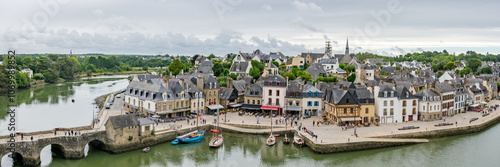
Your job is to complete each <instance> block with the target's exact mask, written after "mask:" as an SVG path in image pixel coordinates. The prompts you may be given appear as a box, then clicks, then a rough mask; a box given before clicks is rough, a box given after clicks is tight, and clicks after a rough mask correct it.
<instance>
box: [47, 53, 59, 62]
mask: <svg viewBox="0 0 500 167" xmlns="http://www.w3.org/2000/svg"><path fill="white" fill-rule="evenodd" d="M47 57H48V58H49V59H50V60H52V61H56V60H57V59H58V58H59V55H55V54H50V55H47Z"/></svg>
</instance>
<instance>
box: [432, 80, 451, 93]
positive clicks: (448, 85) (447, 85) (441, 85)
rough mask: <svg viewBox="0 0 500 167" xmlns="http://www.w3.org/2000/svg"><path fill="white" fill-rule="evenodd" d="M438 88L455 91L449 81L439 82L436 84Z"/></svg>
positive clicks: (444, 90)
mask: <svg viewBox="0 0 500 167" xmlns="http://www.w3.org/2000/svg"><path fill="white" fill-rule="evenodd" d="M436 89H438V90H439V91H440V92H450V91H455V89H454V88H453V87H452V86H451V85H450V84H449V83H446V82H445V83H438V84H436Z"/></svg>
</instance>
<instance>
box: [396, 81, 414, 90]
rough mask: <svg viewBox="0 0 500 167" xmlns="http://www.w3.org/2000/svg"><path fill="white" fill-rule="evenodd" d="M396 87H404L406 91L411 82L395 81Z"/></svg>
mask: <svg viewBox="0 0 500 167" xmlns="http://www.w3.org/2000/svg"><path fill="white" fill-rule="evenodd" d="M396 85H401V86H404V87H405V88H406V89H408V90H410V87H411V82H408V81H396Z"/></svg>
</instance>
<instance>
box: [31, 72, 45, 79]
mask: <svg viewBox="0 0 500 167" xmlns="http://www.w3.org/2000/svg"><path fill="white" fill-rule="evenodd" d="M33 79H35V80H43V79H44V77H43V74H41V73H35V74H34V75H33Z"/></svg>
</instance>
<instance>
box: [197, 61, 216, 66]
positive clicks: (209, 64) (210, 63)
mask: <svg viewBox="0 0 500 167" xmlns="http://www.w3.org/2000/svg"><path fill="white" fill-rule="evenodd" d="M213 65H214V62H213V61H210V60H205V61H202V62H201V63H200V65H199V66H209V67H212V66H213Z"/></svg>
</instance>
